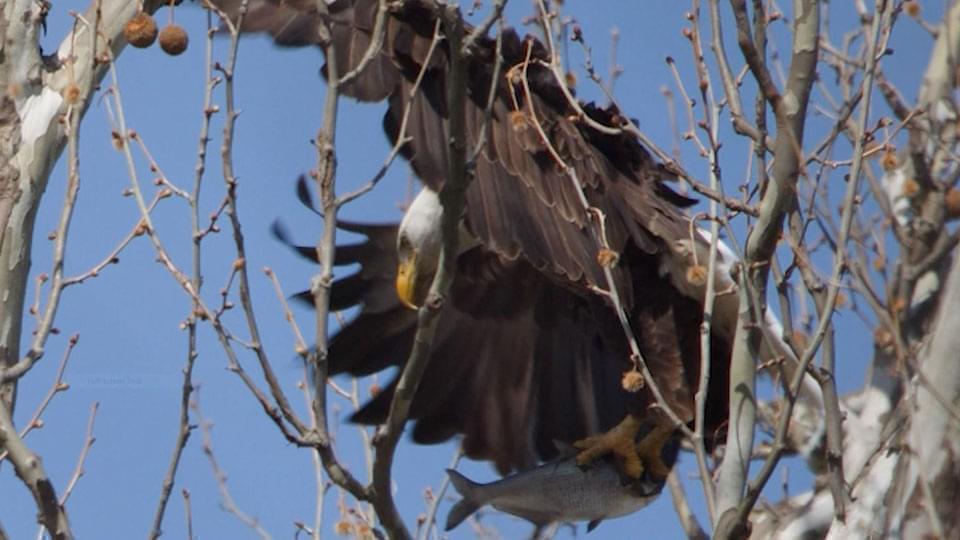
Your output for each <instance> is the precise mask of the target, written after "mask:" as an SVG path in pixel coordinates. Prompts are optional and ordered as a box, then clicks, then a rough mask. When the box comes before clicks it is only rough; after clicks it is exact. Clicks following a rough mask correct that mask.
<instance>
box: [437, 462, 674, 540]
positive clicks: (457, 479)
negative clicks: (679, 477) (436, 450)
mask: <svg viewBox="0 0 960 540" xmlns="http://www.w3.org/2000/svg"><path fill="white" fill-rule="evenodd" d="M674 459H675V457H674ZM670 463H672V460H671V461H670ZM447 475H448V476H449V478H450V482H451V483H452V484H453V487H454V489H456V490H457V492H458V493H459V494H460V496H461V497H463V498H462V499H460V500H459V501H457V502H456V503H455V504H454V505H453V507H452V508H451V509H450V513H449V514H448V515H447V523H446V530H447V531H449V530H451V529H453V528H454V527H456V526H457V525H459V524H460V523H462V522H463V520H465V519H467V518H468V517H470V516H471V515H472V514H473V513H474V512H476V511H477V510H479V509H480V508H481V507H483V506H485V505H488V504H489V505H491V506H493V507H494V508H496V509H497V510H500V511H502V512H506V513H508V514H513V515H515V516H518V517H521V518H523V519H525V520H527V521H529V522H531V523H533V524H534V525H536V526H541V527H542V526H546V525H548V524H550V523H553V522H557V521H559V522H572V521H587V522H589V524H588V525H587V532H590V531H592V530H593V529H595V528H596V527H597V525H599V524H600V522H601V521H603V520H604V519H609V518H615V517H620V516H625V515H627V514H632V513H634V512H636V511H638V510H640V509H641V508H643V507H644V506H646V505H648V504H650V502H652V501H653V500H654V499H655V498H657V496H658V495H659V494H660V491H661V490H662V489H663V485H664V483H665V481H666V479H665V478H654V477H653V476H652V475H649V474H647V473H644V474H643V475H642V476H641V477H640V479H639V480H626V479H624V477H623V476H621V474H620V471H619V469H618V468H617V466H616V464H615V463H614V462H613V461H612V460H610V459H601V460H598V461H597V462H595V463H593V464H592V465H590V466H588V467H581V466H579V465H577V463H576V459H575V458H574V457H563V458H562V459H556V460H553V461H550V462H547V463H544V464H542V465H539V466H537V467H534V468H532V469H528V470H526V471H522V472H519V473H515V474H512V475H510V476H506V477H504V478H501V479H500V480H496V481H494V482H490V483H488V484H480V483H477V482H474V481H473V480H470V479H469V478H467V477H466V476H464V475H463V474H461V473H459V472H457V471H455V470H453V469H447Z"/></svg>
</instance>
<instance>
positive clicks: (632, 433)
mask: <svg viewBox="0 0 960 540" xmlns="http://www.w3.org/2000/svg"><path fill="white" fill-rule="evenodd" d="M640 426H641V423H640V420H638V419H637V418H636V417H635V416H633V415H627V417H626V418H624V419H623V421H622V422H620V423H619V424H617V425H616V426H615V427H614V428H613V429H611V430H610V431H607V432H606V433H601V434H600V435H592V436H590V437H586V438H584V439H581V440H579V441H576V442H575V443H573V446H574V447H575V448H577V449H579V450H581V452H580V453H579V454H577V465H580V466H586V465H589V464H591V463H593V462H594V461H595V460H596V459H598V458H600V457H603V456H605V455H607V454H613V455H614V456H615V457H616V458H617V460H618V463H619V464H620V466H621V470H622V471H623V474H624V475H626V476H628V477H630V478H633V479H638V478H640V475H642V474H643V471H645V470H646V471H648V472H649V473H650V474H651V475H653V476H656V477H659V478H665V477H666V476H667V475H669V474H670V467H668V466H667V464H666V463H664V462H663V457H662V456H661V455H660V453H661V451H662V449H663V445H664V444H665V443H666V442H667V441H669V440H670V437H672V436H673V432H674V430H673V429H672V428H669V427H664V426H659V425H657V426H654V428H653V429H652V430H650V432H648V433H647V434H646V435H645V436H644V437H643V439H641V440H640V442H636V437H637V433H639V432H640Z"/></svg>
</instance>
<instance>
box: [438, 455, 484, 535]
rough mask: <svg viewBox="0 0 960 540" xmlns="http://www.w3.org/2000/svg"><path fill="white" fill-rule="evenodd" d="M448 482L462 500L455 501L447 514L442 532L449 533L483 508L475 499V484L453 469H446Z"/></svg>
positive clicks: (481, 503)
mask: <svg viewBox="0 0 960 540" xmlns="http://www.w3.org/2000/svg"><path fill="white" fill-rule="evenodd" d="M447 475H449V476H450V482H451V483H452V484H453V488H454V489H456V490H457V493H459V494H460V495H461V496H462V497H463V498H462V499H460V500H459V501H457V503H456V504H454V505H453V508H451V509H450V513H449V514H447V525H446V528H445V529H444V530H447V531H449V530H450V529H453V528H454V527H456V526H457V525H459V524H460V523H462V522H463V520H465V519H467V518H468V517H470V515H471V514H473V513H474V512H476V511H477V510H479V509H480V507H481V506H483V502H481V501H478V500H477V499H476V488H477V485H478V484H477V483H476V482H474V481H473V480H470V479H469V478H467V477H466V476H464V475H462V474H460V473H458V472H457V471H455V470H453V469H447Z"/></svg>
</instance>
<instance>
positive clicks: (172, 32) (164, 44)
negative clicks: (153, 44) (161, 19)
mask: <svg viewBox="0 0 960 540" xmlns="http://www.w3.org/2000/svg"><path fill="white" fill-rule="evenodd" d="M188 41H189V39H188V37H187V31H186V30H184V29H183V27H182V26H179V25H176V24H171V25H168V26H165V27H164V28H163V30H161V31H160V48H161V49H163V52H165V53H167V54H169V55H170V56H177V55H178V54H180V53H182V52H183V51H185V50H187V42H188Z"/></svg>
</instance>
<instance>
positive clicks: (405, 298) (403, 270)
mask: <svg viewBox="0 0 960 540" xmlns="http://www.w3.org/2000/svg"><path fill="white" fill-rule="evenodd" d="M414 260H415V259H414V257H413V256H411V257H407V258H402V259H401V260H400V263H399V264H398V265H397V284H396V285H397V296H398V297H399V298H400V302H402V303H403V305H405V306H407V307H408V308H410V309H417V308H418V307H419V306H418V305H417V304H416V298H414V294H415V289H416V284H417V267H416V265H415V264H414Z"/></svg>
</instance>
